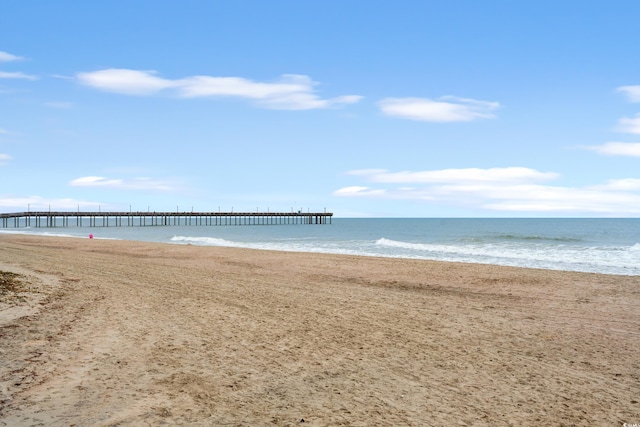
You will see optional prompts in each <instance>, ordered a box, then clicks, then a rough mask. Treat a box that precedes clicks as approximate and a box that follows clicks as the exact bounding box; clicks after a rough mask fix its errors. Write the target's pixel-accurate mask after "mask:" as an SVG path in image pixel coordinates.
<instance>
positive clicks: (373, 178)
mask: <svg viewBox="0 0 640 427" xmlns="http://www.w3.org/2000/svg"><path fill="white" fill-rule="evenodd" d="M348 174H349V175H353V176H358V177H361V178H363V179H365V180H366V181H367V182H371V183H375V184H376V185H375V186H366V187H365V186H351V187H345V188H342V189H339V190H337V191H335V192H334V193H333V194H334V195H335V196H340V197H368V198H377V199H387V200H414V201H421V202H430V203H438V204H445V205H451V206H464V207H467V208H472V209H481V210H488V211H503V212H536V213H543V212H546V213H564V214H578V213H580V214H598V215H631V214H634V215H635V214H640V180H639V179H633V178H630V179H621V180H611V181H608V182H607V183H605V184H603V185H599V186H590V187H576V188H571V187H563V186H554V185H551V184H542V183H541V182H544V181H549V180H552V179H556V178H558V177H559V175H558V174H556V173H553V172H540V171H536V170H534V169H529V168H522V167H510V168H493V169H475V168H471V169H444V170H433V171H419V172H394V173H391V172H387V171H384V170H380V169H370V170H356V171H351V172H348ZM399 184H402V186H400V185H399ZM406 184H415V185H413V186H407V185H406Z"/></svg>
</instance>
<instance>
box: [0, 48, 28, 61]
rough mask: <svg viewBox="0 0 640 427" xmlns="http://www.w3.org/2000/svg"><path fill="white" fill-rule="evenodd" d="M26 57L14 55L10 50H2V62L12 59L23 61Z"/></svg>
mask: <svg viewBox="0 0 640 427" xmlns="http://www.w3.org/2000/svg"><path fill="white" fill-rule="evenodd" d="M23 59H24V58H23V57H21V56H16V55H12V54H10V53H8V52H3V51H1V50H0V62H11V61H21V60H23Z"/></svg>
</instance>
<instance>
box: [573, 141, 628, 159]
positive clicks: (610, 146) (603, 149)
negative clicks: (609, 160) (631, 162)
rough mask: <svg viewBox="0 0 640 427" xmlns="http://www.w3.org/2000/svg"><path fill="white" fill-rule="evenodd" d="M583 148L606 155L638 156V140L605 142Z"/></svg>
mask: <svg viewBox="0 0 640 427" xmlns="http://www.w3.org/2000/svg"><path fill="white" fill-rule="evenodd" d="M585 148H586V149H588V150H593V151H595V152H597V153H599V154H604V155H606V156H631V157H640V142H607V143H605V144H603V145H596V146H589V147H585Z"/></svg>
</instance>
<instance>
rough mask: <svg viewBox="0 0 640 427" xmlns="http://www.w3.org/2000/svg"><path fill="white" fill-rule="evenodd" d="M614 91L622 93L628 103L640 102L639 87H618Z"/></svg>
mask: <svg viewBox="0 0 640 427" xmlns="http://www.w3.org/2000/svg"><path fill="white" fill-rule="evenodd" d="M616 91H617V92H622V93H624V94H625V95H626V96H627V99H628V100H629V101H630V102H640V86H620V87H619V88H617V89H616Z"/></svg>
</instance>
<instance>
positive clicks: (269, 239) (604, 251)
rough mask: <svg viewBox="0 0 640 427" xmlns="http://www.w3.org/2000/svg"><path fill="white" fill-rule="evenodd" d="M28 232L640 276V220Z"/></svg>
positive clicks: (379, 221) (338, 222)
mask: <svg viewBox="0 0 640 427" xmlns="http://www.w3.org/2000/svg"><path fill="white" fill-rule="evenodd" d="M3 232H4V233H7V232H20V233H33V234H41V235H65V236H75V237H82V238H86V237H87V236H88V235H89V233H92V234H93V235H94V236H95V237H96V238H108V239H124V240H141V241H151V242H165V243H174V244H192V245H207V246H231V247H242V248H253V249H269V250H279V251H294V252H321V253H337V254H350V255H361V256H382V257H396V258H415V259H430V260H442V261H460V262H470V263H483V264H496V265H507V266H519V267H533V268H543V269H552V270H567V271H584V272H594V273H605V274H622V275H640V219H484V218H483V219H436V218H421V219H410V218H388V219H383V218H376V219H356V218H333V220H332V223H331V224H326V225H301V224H297V225H250V226H247V225H228V226H211V225H209V226H205V225H192V226H186V225H180V226H133V227H127V226H123V227H114V226H109V227H103V226H98V227H80V228H78V227H64V228H63V227H56V228H35V227H31V228H26V227H24V228H17V229H14V228H6V229H0V233H3Z"/></svg>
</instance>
